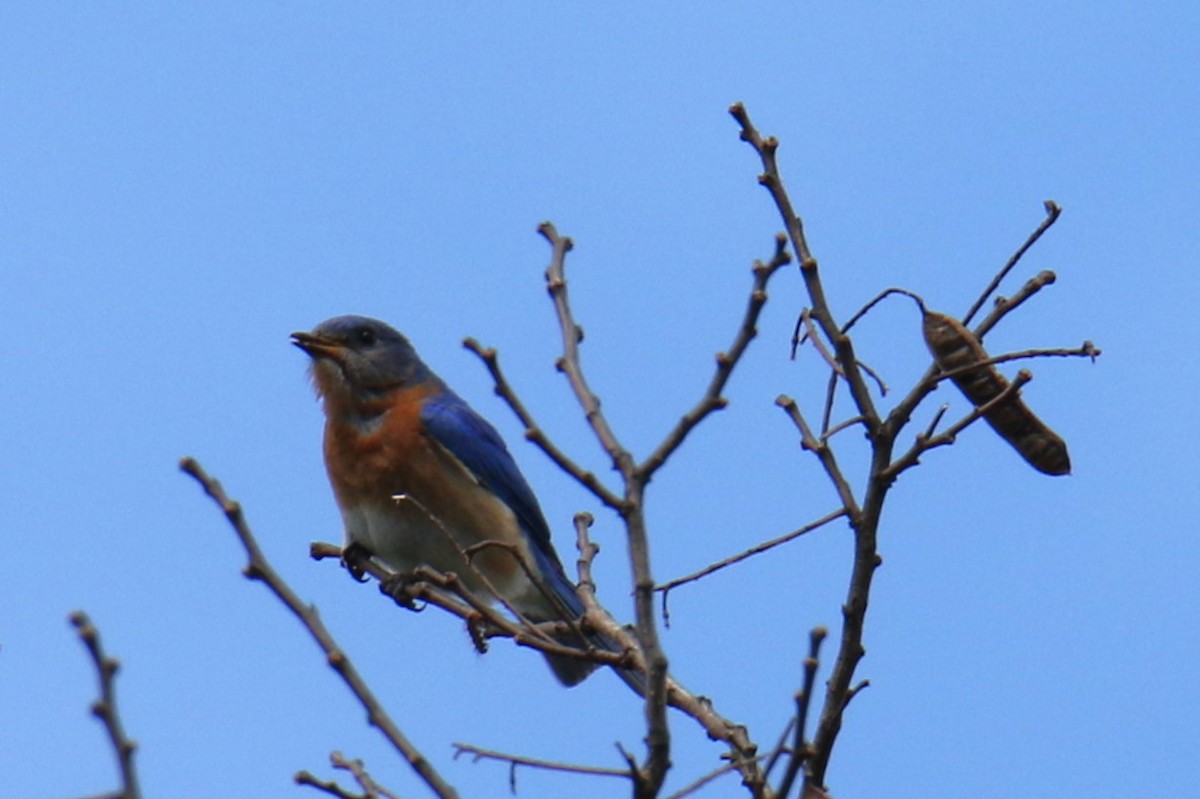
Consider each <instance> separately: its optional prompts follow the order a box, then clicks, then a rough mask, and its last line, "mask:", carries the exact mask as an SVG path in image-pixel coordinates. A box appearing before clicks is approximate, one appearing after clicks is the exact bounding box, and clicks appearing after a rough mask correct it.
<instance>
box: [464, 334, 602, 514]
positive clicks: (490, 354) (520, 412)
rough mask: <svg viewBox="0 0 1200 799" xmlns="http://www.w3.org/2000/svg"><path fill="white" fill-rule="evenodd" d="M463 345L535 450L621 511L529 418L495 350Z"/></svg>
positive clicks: (474, 343) (589, 474) (472, 342)
mask: <svg viewBox="0 0 1200 799" xmlns="http://www.w3.org/2000/svg"><path fill="white" fill-rule="evenodd" d="M463 346H464V347H466V348H467V349H469V350H470V351H471V352H473V353H475V354H476V355H478V356H479V358H480V360H482V361H483V363H484V365H485V366H487V370H488V373H489V374H491V376H492V382H494V383H495V391H496V394H497V395H498V396H499V397H500V398H501V399H503V400H504V401H505V402H506V403H508V407H510V408H512V410H513V413H515V414H516V415H517V418H518V419H519V420H520V421H521V424H523V425H525V438H526V439H527V440H529V441H532V442H533V443H534V444H535V445H536V446H537V447H538V449H540V450H541V451H542V452H544V453H546V455H547V456H548V457H549V458H550V460H552V461H554V462H555V463H556V464H558V467H559V468H560V469H562V470H563V471H564V472H566V473H567V474H569V475H571V476H572V477H574V478H575V480H576V481H577V482H578V483H580V484H581V485H582V486H583V487H584V488H586V489H587V490H589V491H591V492H592V493H593V494H594V495H595V496H596V498H597V499H599V500H600V501H601V502H603V503H604V504H605V505H607V506H608V507H610V508H612V509H614V510H617V511H619V510H621V498H620V497H618V496H617V495H616V494H614V493H613V492H612V491H610V490H609V489H608V488H607V487H606V486H605V485H604V483H602V482H600V478H598V477H597V476H596V475H595V473H593V472H590V471H588V470H586V469H584V468H583V467H582V466H580V465H579V464H577V463H576V462H575V461H573V460H571V458H570V457H568V456H567V454H566V453H564V452H563V451H562V450H561V449H559V448H558V447H557V446H555V445H554V443H553V442H552V441H551V440H550V439H549V437H547V436H546V434H545V432H543V430H542V428H541V427H539V426H538V424H537V423H536V422H535V421H534V420H533V415H532V414H530V413H529V411H528V410H527V409H526V408H525V405H524V403H522V402H521V400H520V398H519V397H517V393H516V392H515V391H513V388H512V385H511V384H509V382H508V380H507V379H506V378H505V377H504V373H503V372H502V371H501V369H500V361H499V356H498V355H497V353H496V350H495V349H493V348H491V347H484V346H483V345H481V344H480V343H479V342H478V341H476V340H475V339H473V338H468V339H465V340H464V341H463Z"/></svg>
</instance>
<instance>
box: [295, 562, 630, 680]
mask: <svg viewBox="0 0 1200 799" xmlns="http://www.w3.org/2000/svg"><path fill="white" fill-rule="evenodd" d="M309 552H310V554H311V555H312V556H313V558H314V559H317V560H323V559H327V558H341V557H346V558H347V559H348V560H349V559H351V558H355V559H356V560H355V564H354V565H355V566H360V565H361V568H362V571H363V572H364V573H366V574H370V575H371V576H372V577H374V578H375V579H376V580H378V581H379V588H380V591H381V592H383V593H384V594H387V595H388V596H391V597H392V598H393V599H395V600H396V602H397V604H399V605H400V606H401V607H405V608H407V609H410V610H411V609H413V608H412V606H411V600H414V599H419V600H421V601H422V602H426V603H428V604H430V605H433V606H435V607H438V608H440V609H442V610H444V611H446V612H447V613H450V614H453V615H455V616H458V617H459V618H461V619H462V620H463V621H465V622H466V623H467V629H468V631H471V632H472V635H473V636H474V635H475V630H477V629H481V637H483V638H511V639H512V640H513V642H514V643H515V644H517V645H518V646H523V647H526V648H529V649H533V650H535V651H537V652H541V653H542V654H547V655H557V656H560V657H567V658H574V659H576V660H585V661H588V662H590V663H598V664H601V665H606V666H621V665H624V664H625V660H626V657H625V656H624V655H622V654H620V653H616V652H608V651H605V650H601V649H596V648H595V647H587V648H578V647H574V646H569V645H567V644H563V643H559V642H558V641H557V640H556V639H555V636H556V635H562V634H564V633H568V632H575V633H578V628H577V626H576V625H575V624H573V623H568V622H566V621H557V622H541V623H538V624H534V623H532V622H524V623H522V622H514V621H513V620H511V619H509V618H508V617H507V616H505V615H504V614H503V613H501V612H500V611H498V610H497V609H496V608H494V607H493V606H492V605H491V604H489V603H488V602H486V601H484V600H483V599H480V598H479V597H478V596H477V595H476V594H475V592H474V591H471V590H470V589H469V588H467V587H466V586H465V585H463V583H462V580H461V579H460V578H459V576H458V575H457V574H454V573H453V572H439V571H437V570H436V569H433V568H430V567H428V566H418V567H417V568H416V569H414V570H413V572H412V574H411V575H401V574H399V573H397V572H395V571H392V570H391V569H389V568H388V567H386V566H384V565H382V564H380V563H378V562H376V561H375V560H373V559H370V558H364V559H362V560H361V561H360V560H357V555H356V554H354V552H353V550H352V549H350V548H348V549H345V550H343V549H340V548H338V547H336V546H334V545H333V544H328V543H322V542H317V543H313V544H311V545H310V547H309ZM402 577H411V578H412V579H411V580H402V579H400V578H402ZM397 584H399V588H398V589H397V588H396V587H394V586H396V585H397ZM398 594H399V595H398ZM448 595H449V596H448ZM406 600H407V601H406Z"/></svg>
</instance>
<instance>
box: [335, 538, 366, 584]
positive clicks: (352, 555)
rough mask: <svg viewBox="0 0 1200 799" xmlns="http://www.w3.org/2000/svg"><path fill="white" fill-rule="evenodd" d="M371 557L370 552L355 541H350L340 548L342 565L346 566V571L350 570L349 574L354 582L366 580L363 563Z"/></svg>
mask: <svg viewBox="0 0 1200 799" xmlns="http://www.w3.org/2000/svg"><path fill="white" fill-rule="evenodd" d="M370 559H371V552H370V550H368V549H367V548H366V547H364V546H363V545H362V544H360V543H358V542H357V541H351V542H350V543H349V544H346V546H344V547H343V548H342V565H343V566H345V567H346V571H348V572H350V576H351V577H353V578H354V581H355V582H358V583H365V582H366V581H367V574H366V569H365V568H364V566H363V564H365V563H366V562H367V561H368V560H370Z"/></svg>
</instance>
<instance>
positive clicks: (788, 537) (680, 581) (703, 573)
mask: <svg viewBox="0 0 1200 799" xmlns="http://www.w3.org/2000/svg"><path fill="white" fill-rule="evenodd" d="M845 515H846V509H845V508H838V509H837V510H835V511H833V512H832V513H827V514H825V515H824V516H822V517H821V518H820V519H817V520H816V521H815V522H810V523H808V524H806V525H804V526H803V527H801V528H799V529H797V530H792V531H791V532H790V533H784V534H783V535H781V536H777V537H776V538H772V539H770V540H768V541H763V542H762V543H761V544H755V545H754V546H752V547H750V548H749V549H747V550H745V551H744V552H739V553H738V554H736V555H730V556H729V557H727V558H724V559H722V560H719V561H717V562H716V563H712V564H709V565H708V566H705V567H704V568H703V569H700V570H699V571H695V572H692V573H691V574H688V575H685V576H683V577H676V578H675V579H674V580H669V581H668V582H665V583H663V584H662V585H659V586H655V588H654V590H655V591H661V592H662V595H663V598H662V602H663V612H664V615H665V613H666V605H667V594H669V593H670V592H671V591H672V590H673V589H675V588H678V587H679V586H681V585H686V584H687V583H691V582H695V581H696V580H699V579H701V578H702V577H707V576H708V575H710V574H712V573H713V572H718V571H720V570H721V569H724V568H727V567H729V566H732V565H733V564H735V563H741V562H742V561H743V560H746V559H747V558H750V557H753V556H755V555H759V554H761V553H763V552H766V551H768V550H771V549H774V548H775V547H777V546H779V545H780V544H786V543H787V542H789V541H794V540H795V539H797V538H799V537H800V536H802V535H804V534H805V533H810V532H812V531H813V530H816V529H817V528H818V527H823V526H825V525H826V524H829V523H830V522H831V521H833V520H834V519H838V518H841V517H842V516H845Z"/></svg>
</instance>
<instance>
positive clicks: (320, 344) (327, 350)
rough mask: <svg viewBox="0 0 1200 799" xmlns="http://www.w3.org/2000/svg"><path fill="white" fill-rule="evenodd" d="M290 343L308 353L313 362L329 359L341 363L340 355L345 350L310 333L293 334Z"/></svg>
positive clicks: (334, 342) (335, 343)
mask: <svg viewBox="0 0 1200 799" xmlns="http://www.w3.org/2000/svg"><path fill="white" fill-rule="evenodd" d="M292 343H293V344H295V345H296V346H297V347H299V348H300V349H302V350H304V351H305V352H306V353H308V355H309V357H310V358H312V359H313V360H320V359H322V358H329V359H330V360H332V361H341V359H342V353H343V352H344V351H345V349H346V348H345V347H343V346H342V345H341V344H338V343H337V342H336V341H331V340H329V339H327V338H322V337H321V336H314V335H313V334H312V333H293V334H292Z"/></svg>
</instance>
